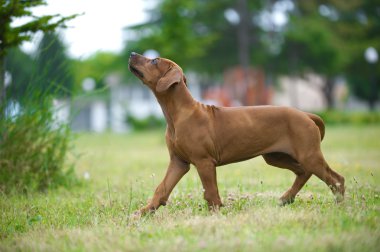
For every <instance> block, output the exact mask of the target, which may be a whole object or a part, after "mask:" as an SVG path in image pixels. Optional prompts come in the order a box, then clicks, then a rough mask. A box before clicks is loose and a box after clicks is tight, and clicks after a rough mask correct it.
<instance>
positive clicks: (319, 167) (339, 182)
mask: <svg viewBox="0 0 380 252" xmlns="http://www.w3.org/2000/svg"><path fill="white" fill-rule="evenodd" d="M304 163H305V165H304V167H305V169H307V170H308V171H309V172H311V173H313V174H314V175H316V176H317V177H318V178H320V179H321V180H322V181H324V182H325V183H326V184H327V186H328V187H329V188H330V189H331V191H332V192H333V194H334V195H335V199H336V201H337V202H340V201H342V200H343V197H344V191H345V187H344V177H343V176H341V175H339V174H338V173H337V172H335V171H333V170H332V169H331V168H330V166H329V165H328V164H327V162H326V161H325V159H324V158H323V155H322V152H321V151H318V152H317V153H316V154H314V155H312V156H310V157H309V158H308V159H307V160H305V161H304Z"/></svg>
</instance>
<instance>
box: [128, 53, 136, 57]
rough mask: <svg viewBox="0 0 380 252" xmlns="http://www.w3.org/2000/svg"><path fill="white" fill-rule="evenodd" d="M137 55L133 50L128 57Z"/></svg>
mask: <svg viewBox="0 0 380 252" xmlns="http://www.w3.org/2000/svg"><path fill="white" fill-rule="evenodd" d="M136 55H137V53H135V52H131V55H130V56H129V57H130V58H132V57H134V56H136Z"/></svg>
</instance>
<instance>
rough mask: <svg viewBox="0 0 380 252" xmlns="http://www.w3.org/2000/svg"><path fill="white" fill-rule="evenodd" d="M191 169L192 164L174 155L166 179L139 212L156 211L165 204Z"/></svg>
mask: <svg viewBox="0 0 380 252" xmlns="http://www.w3.org/2000/svg"><path fill="white" fill-rule="evenodd" d="M189 170H190V165H189V164H188V163H185V162H183V161H181V160H179V159H178V158H177V157H175V156H172V157H171V160H170V163H169V167H168V170H167V172H166V175H165V177H164V179H163V180H162V182H161V183H160V184H159V185H158V187H157V188H156V191H155V192H154V196H153V198H152V199H151V201H150V202H149V204H148V205H146V206H145V207H143V208H141V209H140V210H139V213H140V214H141V215H144V214H146V213H148V212H154V211H155V210H156V209H158V208H159V207H160V206H161V205H162V206H165V205H166V201H167V200H168V198H169V195H170V193H171V192H172V190H173V188H174V187H175V185H176V184H177V183H178V181H179V180H180V179H181V178H182V177H183V175H185V174H186V173H187V172H188V171H189Z"/></svg>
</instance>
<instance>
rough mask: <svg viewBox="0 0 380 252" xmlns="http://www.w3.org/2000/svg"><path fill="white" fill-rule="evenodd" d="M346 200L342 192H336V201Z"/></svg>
mask: <svg viewBox="0 0 380 252" xmlns="http://www.w3.org/2000/svg"><path fill="white" fill-rule="evenodd" d="M343 200H344V196H343V195H342V194H341V193H335V202H336V203H341V202H342V201H343Z"/></svg>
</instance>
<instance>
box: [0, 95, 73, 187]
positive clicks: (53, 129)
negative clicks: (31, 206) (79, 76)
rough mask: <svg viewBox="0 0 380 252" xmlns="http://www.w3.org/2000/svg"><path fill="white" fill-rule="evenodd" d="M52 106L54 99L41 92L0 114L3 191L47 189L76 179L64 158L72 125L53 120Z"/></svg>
mask: <svg viewBox="0 0 380 252" xmlns="http://www.w3.org/2000/svg"><path fill="white" fill-rule="evenodd" d="M36 101H38V102H36ZM52 107H53V106H52V100H51V99H48V98H46V97H44V96H43V95H41V96H39V97H36V98H34V99H32V98H30V99H28V101H27V102H24V103H23V104H22V105H21V106H19V109H18V111H17V112H16V113H14V115H11V113H9V111H11V110H9V108H8V115H6V116H3V117H1V118H0V167H1V168H0V190H1V191H3V192H5V193H10V192H16V193H18V192H30V191H36V190H39V191H41V190H42V191H44V190H46V189H48V188H53V187H57V186H59V185H66V186H68V185H72V184H73V183H75V182H76V181H77V180H76V177H75V175H74V170H73V167H72V166H71V167H69V168H67V166H66V162H65V159H66V154H67V151H68V149H69V141H70V137H71V133H70V129H69V127H68V125H65V124H58V123H57V122H55V121H54V118H53V115H54V113H53V112H54V111H53V108H52ZM0 109H2V110H1V111H5V110H4V108H1V107H0ZM14 111H16V110H14Z"/></svg>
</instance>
